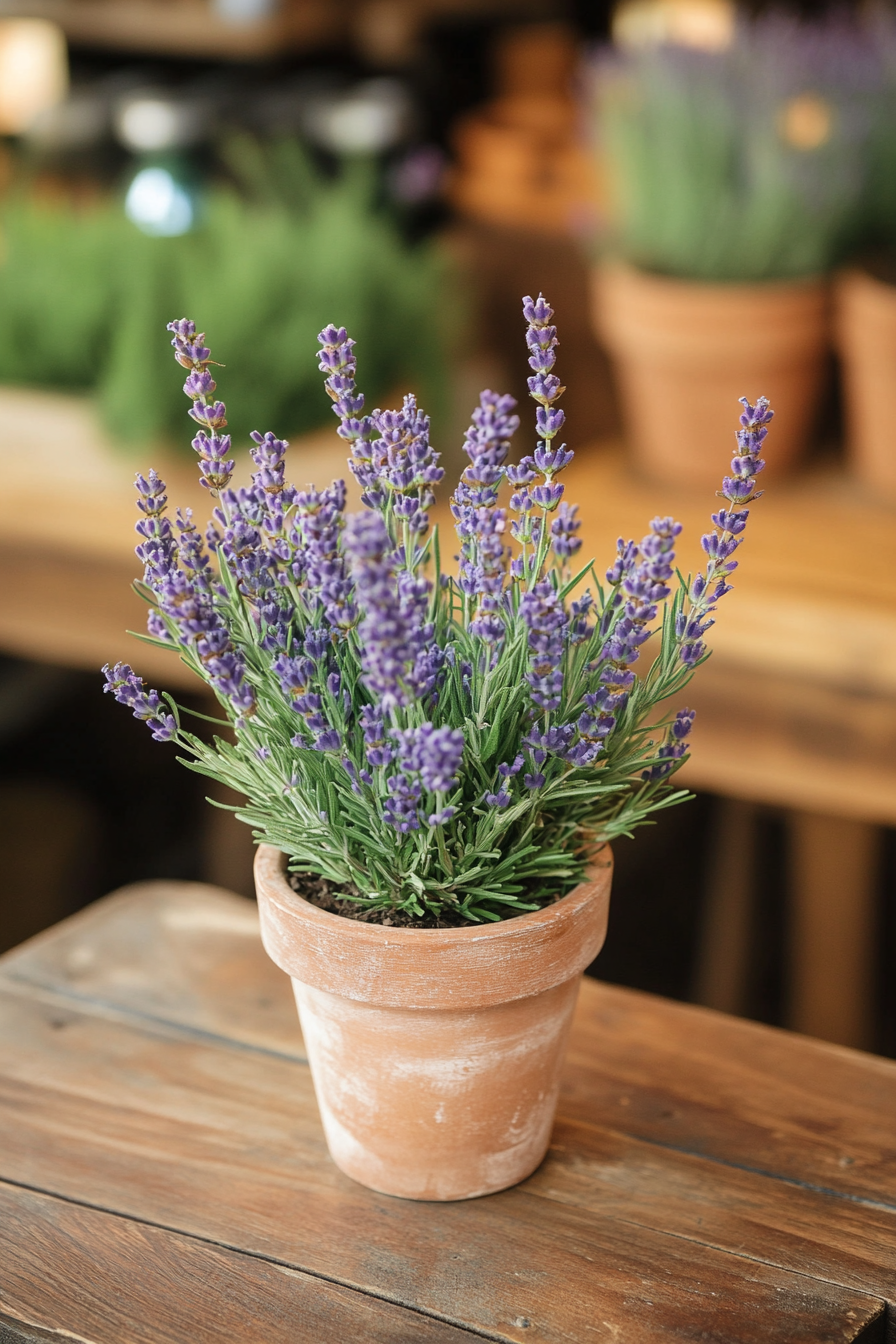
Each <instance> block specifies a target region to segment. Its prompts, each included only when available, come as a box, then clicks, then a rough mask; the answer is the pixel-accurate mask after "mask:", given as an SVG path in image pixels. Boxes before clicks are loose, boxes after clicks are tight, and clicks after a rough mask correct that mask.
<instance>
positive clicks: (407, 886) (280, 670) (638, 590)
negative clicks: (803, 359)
mask: <svg viewBox="0 0 896 1344" xmlns="http://www.w3.org/2000/svg"><path fill="white" fill-rule="evenodd" d="M523 311H524V315H525V318H526V321H527V323H528V328H527V335H526V339H527V343H528V349H529V363H530V365H531V368H532V370H533V372H532V376H531V377H530V379H529V389H530V392H531V395H532V397H533V398H534V400H535V402H536V404H537V410H536V427H537V432H538V436H539V442H538V446H537V448H536V449H535V451H534V452H533V453H532V454H527V455H524V456H523V457H522V459H521V461H520V462H519V463H518V464H517V465H511V464H510V463H509V461H508V457H509V452H510V441H511V437H512V435H513V434H514V432H515V430H516V429H517V427H518V423H519V422H518V417H517V416H516V415H515V414H514V413H513V411H514V405H515V403H514V402H513V400H512V399H511V398H510V397H502V396H498V395H496V394H495V393H493V392H484V393H483V394H482V397H481V399H480V405H479V408H478V409H477V410H476V412H475V413H474V416H473V423H472V425H471V427H470V429H469V431H468V432H467V436H466V450H467V454H468V456H469V459H470V463H469V466H467V468H466V469H465V471H464V472H463V475H462V478H461V481H460V483H459V484H458V486H457V488H456V490H455V492H454V495H453V498H452V501H451V509H452V512H453V515H454V520H455V523H456V527H457V532H458V536H459V538H460V554H459V556H458V557H457V559H458V561H459V571H458V573H457V575H456V576H455V575H452V574H450V573H445V572H443V571H442V569H441V564H440V552H439V540H438V534H437V532H436V531H435V530H432V531H430V528H429V517H428V511H429V509H430V507H431V506H432V504H433V502H434V496H433V491H434V487H435V486H436V485H437V484H438V482H439V481H440V480H441V478H442V476H443V471H442V469H441V467H440V466H439V465H438V455H437V454H436V453H434V452H433V450H432V448H431V447H430V443H429V420H428V417H427V416H425V415H424V414H423V413H422V412H421V411H420V410H419V408H418V407H417V404H416V401H415V399H414V398H413V397H412V396H409V397H406V398H405V401H404V405H403V407H402V408H401V410H394V411H391V410H387V411H374V412H373V413H372V414H371V415H367V414H364V398H363V396H362V395H361V394H360V393H359V392H358V391H357V388H356V385H355V372H356V365H355V356H354V351H353V345H354V342H353V341H351V340H350V339H349V338H348V336H347V334H346V332H345V330H344V329H342V328H336V327H332V326H331V327H327V328H325V330H324V331H322V332H321V334H320V342H321V351H320V367H321V369H322V371H323V372H324V373H325V374H326V388H327V391H328V393H329V395H330V397H331V398H332V400H333V403H334V410H335V412H336V415H337V416H338V419H339V431H338V432H339V434H340V435H341V436H342V438H343V439H344V440H345V442H346V443H347V444H348V446H349V449H350V454H351V455H350V457H349V466H350V468H351V470H352V472H353V473H354V475H355V476H356V478H357V479H358V481H359V482H360V484H361V486H362V488H363V495H362V500H363V504H364V510H363V512H361V513H359V514H356V515H353V516H349V517H348V518H346V517H345V515H344V505H345V487H344V483H343V482H341V481H338V482H335V483H334V484H333V485H331V486H330V487H328V488H327V489H324V490H317V489H314V488H309V489H306V490H297V489H295V487H293V486H292V485H290V484H288V482H287V480H286V450H287V445H286V443H284V442H283V441H281V440H279V439H277V438H275V437H274V435H273V434H270V433H269V434H260V433H254V434H253V435H252V440H253V443H252V447H251V448H250V452H251V455H252V458H253V461H254V463H255V467H256V471H255V474H254V477H253V481H252V485H251V486H250V487H249V488H247V489H242V490H233V489H231V488H230V484H229V483H230V478H231V473H232V471H233V465H234V464H233V460H232V458H231V444H230V437H229V435H227V434H225V433H224V432H223V431H224V427H225V425H226V419H225V408H224V405H223V404H222V403H221V402H220V401H218V400H217V399H216V396H215V393H216V385H215V381H214V378H213V376H212V365H213V361H212V359H211V354H210V352H209V349H208V348H207V347H206V345H205V343H204V342H205V337H204V335H202V334H197V332H196V329H195V327H194V325H193V323H192V322H188V321H180V322H174V323H172V324H171V326H170V330H171V331H172V332H173V334H174V339H173V345H174V349H175V354H176V357H177V359H178V361H179V362H180V363H181V364H182V365H183V366H184V367H185V368H186V369H187V370H188V376H187V381H186V383H185V385H184V390H185V391H186V393H187V395H188V396H189V397H190V399H191V402H192V407H191V410H190V414H191V415H192V417H193V419H194V420H195V421H196V422H197V423H198V425H199V430H198V433H197V434H196V437H195V439H194V440H193V446H194V448H195V449H196V451H197V453H198V455H199V459H200V468H201V477H202V481H203V483H204V484H205V485H206V486H207V488H208V489H209V491H210V493H211V494H212V496H213V497H214V498H215V501H216V503H215V508H214V516H213V519H212V522H211V524H210V526H209V529H208V532H207V533H206V541H204V540H203V537H202V534H201V533H200V531H199V530H198V528H197V526H196V524H195V523H194V521H193V519H192V517H191V516H190V514H189V512H187V513H186V514H182V513H180V512H179V513H178V514H177V515H176V518H175V520H174V523H173V525H172V523H171V521H170V520H169V518H168V517H167V516H166V505H167V500H166V497H165V486H164V484H163V482H162V481H161V480H159V478H158V477H157V476H156V475H155V473H154V472H150V473H149V474H148V476H147V477H145V478H144V477H143V476H138V478H137V489H138V496H139V498H138V506H139V509H140V512H141V518H140V521H139V523H138V525H137V527H138V532H139V533H140V534H141V542H140V545H139V546H138V550H137V553H138V556H139V557H140V559H141V560H142V562H143V565H144V576H143V579H142V581H141V582H140V583H139V584H138V585H137V587H138V589H139V591H140V592H141V593H142V595H143V596H144V597H145V598H146V599H147V601H148V602H149V603H150V612H149V621H148V628H149V634H148V636H147V638H149V639H150V640H151V641H153V642H156V643H158V644H160V645H162V646H164V647H166V648H170V649H171V650H172V652H176V653H178V654H179V655H180V657H181V659H182V660H183V661H184V662H186V663H187V665H188V666H190V667H191V668H192V669H193V670H194V671H195V672H196V673H197V674H198V675H199V676H200V677H202V678H203V679H204V680H205V681H206V682H207V683H208V684H209V685H210V686H211V688H212V690H213V691H214V693H215V695H216V696H217V698H218V701H219V702H220V705H221V707H222V710H223V711H224V718H223V719H222V720H221V727H222V728H223V729H225V730H226V735H222V736H220V737H217V738H215V740H214V742H213V743H211V744H209V743H207V742H205V741H203V740H202V739H201V738H200V737H198V736H197V735H195V734H194V733H192V732H190V731H189V730H188V729H187V728H186V727H185V726H184V724H183V722H182V718H181V714H182V711H181V710H179V708H178V706H177V705H176V703H175V702H174V701H173V700H172V699H171V697H170V696H168V695H160V694H159V693H158V692H156V691H154V690H147V689H146V688H145V687H144V684H143V682H142V680H141V679H140V678H139V677H137V676H135V674H134V673H133V672H132V671H131V669H130V667H128V666H127V665H125V664H122V663H117V664H116V665H115V667H112V668H110V667H108V666H107V667H106V668H105V669H104V670H105V674H106V680H107V685H106V689H107V690H109V691H111V692H112V693H113V694H114V696H115V698H116V699H117V700H119V701H121V702H122V703H123V704H125V705H128V706H129V707H130V708H131V709H132V710H133V712H134V714H135V715H136V716H137V717H138V718H141V719H145V720H146V722H147V724H148V726H149V727H150V729H151V730H152V733H153V735H154V736H155V737H156V738H159V739H161V740H163V741H164V740H170V741H174V742H176V743H177V745H178V746H179V747H180V748H181V750H182V751H183V752H184V754H185V758H186V760H185V763H186V764H187V765H189V766H190V767H191V768H192V769H194V770H197V771H199V772H200V773H202V774H205V775H208V776H210V777H212V778H214V779H217V780H220V781H222V782H223V783H225V784H227V785H229V786H230V787H232V788H234V789H237V790H239V791H240V792H241V793H243V794H244V795H245V797H246V799H247V802H246V804H245V806H244V807H242V808H241V809H239V811H238V816H240V817H241V818H242V820H244V821H245V822H247V823H248V824H249V825H251V826H252V827H253V829H254V832H255V837H256V839H257V840H258V841H259V842H260V848H259V851H258V857H257V861H256V878H257V887H258V898H259V906H260V911H261V923H262V936H263V939H264V943H265V946H266V948H267V950H268V952H269V953H270V955H271V956H272V958H273V959H274V960H275V961H276V962H277V964H278V965H279V966H281V967H282V968H283V969H284V970H285V971H287V972H288V973H289V975H290V976H291V977H292V979H293V984H294V987H295V991H296V997H297V1001H298V1006H299V1014H300V1017H301V1022H302V1028H303V1031H304V1034H305V1041H306V1045H307V1049H308V1054H309V1059H310V1062H311V1068H312V1073H313V1077H314V1082H315V1088H316V1090H317V1096H318V1101H319V1104H320V1108H321V1114H322V1117H323V1121H324V1126H325V1129H326V1134H327V1140H328V1143H329V1146H330V1151H331V1153H332V1155H333V1157H334V1159H335V1161H336V1162H337V1163H338V1165H339V1166H340V1167H341V1168H342V1169H343V1170H344V1171H346V1172H347V1173H348V1174H349V1175H351V1176H353V1177H355V1179H357V1180H359V1181H361V1182H363V1183H365V1184H367V1185H370V1186H372V1187H374V1188H375V1189H378V1190H382V1191H385V1192H387V1193H391V1194H398V1195H404V1196H409V1197H412V1198H418V1199H460V1198H466V1197H470V1196H473V1195H479V1194H485V1193H488V1192H489V1191H494V1190H499V1189H502V1188H504V1187H505V1186H508V1185H511V1184H513V1183H514V1182H516V1181H519V1180H521V1179H522V1178H523V1177H524V1176H526V1175H528V1174H529V1173H530V1172H531V1171H532V1170H533V1169H534V1168H535V1167H536V1166H537V1165H538V1163H539V1162H540V1161H541V1159H542V1157H543V1155H544V1152H545V1150H546V1147H547V1143H548V1139H549V1135H550V1130H551V1125H552V1121H553V1114H554V1109H555V1105H556V1098H557V1089H558V1077H559V1070H560V1065H561V1063H562V1057H563V1050H564V1044H565V1039H566V1034H567V1031H568V1028H569V1022H570V1018H571V1014H572V1010H573V1006H574V1003H575V998H576V993H577V989H578V984H579V980H580V977H581V972H582V970H583V969H584V967H585V966H586V965H587V964H588V963H589V962H590V961H591V960H592V959H593V958H594V956H595V955H596V954H597V952H598V951H599V949H600V947H601V945H602V942H603V939H604V934H605V931H606V921H607V905H608V900H609V890H610V878H611V868H612V858H611V853H610V849H609V842H610V841H612V839H613V838H614V837H615V836H618V835H624V834H625V835H627V834H630V833H631V831H632V830H633V829H634V828H635V827H637V826H638V825H640V824H641V823H642V822H644V821H645V820H646V819H647V818H648V817H649V816H650V815H651V814H652V813H653V812H655V811H656V810H657V809H659V808H663V807H668V806H670V805H671V804H674V803H677V802H680V801H681V800H682V799H683V798H685V797H686V796H687V795H686V793H685V792H684V791H682V790H678V789H675V788H674V786H673V785H672V784H671V782H670V781H671V777H672V776H673V774H674V772H675V771H676V770H677V769H678V768H679V766H680V765H681V763H682V762H683V760H684V759H685V758H686V753H687V739H688V734H689V732H690V729H691V724H692V722H693V718H694V715H693V713H692V712H691V711H690V710H688V709H679V710H678V712H677V713H675V714H673V715H667V716H666V717H663V714H662V711H661V710H659V709H658V707H659V706H661V705H662V704H663V703H664V702H665V701H666V700H667V699H668V698H669V697H670V696H672V695H675V694H677V693H678V692H679V691H681V690H682V688H683V687H684V686H685V684H686V683H687V682H688V680H689V679H690V677H691V675H692V673H693V671H694V669H695V668H696V667H697V666H698V665H699V664H700V663H701V662H702V661H703V660H704V659H705V658H706V657H708V650H707V648H706V645H705V642H704V636H705V634H706V631H707V629H708V628H709V626H710V625H712V623H713V616H712V614H711V613H712V612H714V610H715V608H716V604H717V603H718V601H719V600H720V599H721V598H722V597H723V596H724V595H725V594H726V593H727V592H728V591H729V589H730V583H729V577H730V575H731V573H732V571H733V570H734V568H735V567H736V565H737V560H736V559H735V556H734V552H735V551H736V550H737V548H738V547H739V545H740V544H741V541H742V540H743V532H744V528H745V526H746V523H747V517H748V514H749V508H748V507H747V506H748V505H749V503H750V502H751V501H752V500H753V499H755V498H757V492H756V490H755V484H756V475H757V473H758V472H759V471H760V470H761V469H762V467H763V466H764V463H763V461H762V459H761V457H760V455H759V454H760V451H761V447H762V443H763V440H764V439H765V436H766V433H767V425H768V422H769V420H770V419H771V415H772V412H771V411H770V410H769V407H768V403H767V402H766V401H765V399H764V398H760V400H759V401H758V402H757V403H756V405H755V406H751V405H749V404H748V403H747V402H746V401H744V403H743V407H744V409H743V414H742V416H741V429H740V430H739V431H738V434H737V440H738V448H737V455H736V456H735V458H734V460H733V462H732V466H731V473H730V475H728V476H726V477H725V478H724V482H723V486H722V494H723V495H724V502H723V504H722V506H721V507H720V508H719V509H718V511H717V512H716V513H715V514H714V515H713V522H714V525H715V526H714V530H712V531H711V532H709V533H708V534H707V535H706V536H705V537H704V538H703V548H704V551H705V552H706V557H707V561H706V566H705V572H704V573H701V574H698V575H696V577H693V578H687V579H685V578H683V577H682V576H681V575H679V576H678V578H677V580H674V581H673V575H674V574H675V568H674V551H675V545H676V538H677V536H678V534H679V532H680V531H681V527H680V524H678V523H676V522H674V521H673V519H672V518H655V519H654V520H653V522H652V523H651V524H650V529H649V531H648V534H647V536H646V537H645V538H644V539H643V541H641V542H639V543H637V544H636V543H635V542H633V541H628V542H626V541H620V542H619V545H618V549H617V553H616V556H615V559H614V560H613V563H612V565H611V567H610V569H609V570H608V571H607V573H606V580H605V581H599V580H598V579H597V577H596V575H595V572H594V567H593V564H592V563H590V562H589V563H587V564H584V565H578V564H577V563H574V562H575V560H576V556H577V553H578V551H579V549H580V547H581V540H580V538H579V537H578V536H577V535H576V534H577V531H578V528H579V522H578V520H577V518H576V510H575V508H570V507H569V506H568V504H567V503H566V502H565V501H564V500H563V499H562V496H563V485H562V484H561V483H560V482H559V481H558V480H557V476H558V475H559V473H560V472H561V471H562V470H563V468H564V467H565V466H566V465H567V464H568V463H569V461H570V460H571V458H572V456H573V455H572V453H571V452H569V451H568V450H567V448H566V447H565V446H564V445H559V446H558V444H557V443H556V442H555V440H556V436H557V435H558V433H559V431H560V430H561V428H562V426H563V419H564V416H563V411H562V410H561V409H560V408H559V407H558V406H557V404H556V403H557V400H558V398H559V396H560V394H561V392H562V391H563V389H562V387H561V386H560V380H559V378H558V377H557V376H556V374H555V373H554V371H553V369H554V362H555V346H556V344H557V338H556V330H555V328H554V327H553V326H552V324H551V318H552V310H551V309H550V307H549V306H548V304H547V303H546V302H545V300H544V299H543V298H542V297H541V296H539V297H538V299H537V300H536V301H534V302H533V300H532V299H529V298H527V299H526V300H525V301H524V305H523ZM504 482H506V483H508V485H509V486H510V497H509V500H508V503H507V505H506V506H505V505H504V504H503V503H502V502H501V501H500V499H499V488H500V487H501V486H502V483H504ZM508 529H509V534H510V537H511V538H512V539H513V543H514V544H513V546H512V547H510V546H508V544H507V541H508V537H507V530H508ZM206 547H207V548H206ZM589 580H590V586H586V585H587V584H588V581H589ZM673 588H674V593H673ZM651 636H655V639H654V644H655V646H656V656H655V658H654V660H653V661H652V663H651V665H650V666H649V667H648V668H647V669H646V670H645V671H644V672H643V674H642V675H640V676H638V675H637V673H636V664H638V662H639V658H640V654H641V650H642V648H643V647H644V646H645V645H646V644H647V643H648V641H649V640H650V638H651Z"/></svg>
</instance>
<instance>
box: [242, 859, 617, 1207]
mask: <svg viewBox="0 0 896 1344" xmlns="http://www.w3.org/2000/svg"><path fill="white" fill-rule="evenodd" d="M284 869H285V858H284V856H283V855H282V854H281V853H280V852H279V851H277V850H275V849H272V848H271V847H269V846H261V847H260V848H259V852H258V856H257V858H256V867H255V871H256V886H257V889H258V902H259V911H260V914H261V929H262V940H263V942H264V945H265V948H266V949H267V951H268V953H269V955H270V956H271V957H272V959H273V960H274V961H275V962H276V963H277V965H278V966H280V967H281V969H283V970H285V971H286V972H287V974H289V975H290V976H291V978H292V982H293V988H294V991H295V996H296V1003H297V1005H298V1009H299V1017H300V1019H301V1024H302V1030H303V1033H304V1036H305V1045H306V1049H307V1051H308V1060H309V1063H310V1066H311V1072H312V1077H313V1080H314V1087H315V1092H316V1095H317V1100H318V1105H319V1107H320V1112H321V1118H322V1120H323V1124H324V1131H325V1133H326V1137H327V1144H328V1146H329V1149H330V1154H331V1156H332V1157H333V1160H334V1161H335V1162H336V1164H337V1166H339V1167H340V1168H341V1169H342V1170H343V1171H344V1172H345V1173H346V1174H347V1175H348V1176H351V1177H353V1178H354V1179H355V1180H357V1181H360V1182H361V1183H362V1184H363V1185H367V1186H370V1187H371V1188H372V1189H374V1190H379V1191H382V1192H383V1193H385V1194H390V1195H401V1196H404V1197H405V1198H410V1199H432V1200H452V1199H470V1198H473V1197H475V1196H477V1195H485V1194H490V1193H492V1192H494V1191H496V1190H503V1189H505V1188H506V1187H507V1186H510V1185H515V1184H516V1183H517V1182H518V1181H521V1180H523V1179H524V1178H525V1177H526V1176H528V1175H530V1174H531V1172H533V1171H534V1170H535V1168H536V1167H537V1166H538V1164H539V1163H540V1162H541V1160H542V1158H543V1157H544V1155H545V1153H546V1151H547V1147H548V1143H549V1141H550V1134H551V1127H552V1125H553V1120H554V1112H555V1109H556V1105H557V1094H558V1090H559V1085H560V1070H561V1068H562V1064H563V1055H564V1051H565V1048H566V1040H567V1037H568V1034H569V1028H570V1024H571V1021H572V1014H573V1010H574V1008H575V1003H576V998H577V995H578V988H579V983H580V981H581V974H582V971H583V970H584V968H585V966H587V965H588V964H589V962H590V961H592V960H593V959H594V957H595V956H596V955H597V953H598V952H599V950H600V948H601V946H602V945H603V940H604V937H605V934H606V925H607V912H608V907H609V896H610V881H611V876H612V857H611V855H610V853H609V850H606V851H605V852H602V854H601V856H600V861H599V863H598V865H596V866H595V868H594V869H593V870H592V874H591V880H589V881H587V882H584V883H582V884H580V886H578V887H576V888H575V890H574V891H572V892H570V893H569V895H568V896H566V897H564V899H563V900H562V901H558V902H557V903H556V905H553V906H549V907H547V908H546V909H544V910H539V911H533V912H532V913H531V914H528V915H520V916H518V917H516V918H514V919H511V920H507V921H504V922H502V923H500V924H489V925H487V926H484V927H483V926H480V925H476V926H470V927H467V928H462V929H392V928H385V927H383V926H381V925H375V924H361V923H358V922H356V921H354V920H347V919H343V918H341V917H340V916H338V915H332V914H329V913H327V912H326V911H323V910H319V909H318V908H317V907H316V906H312V905H310V904H309V903H308V902H306V901H304V900H302V899H301V898H300V897H299V896H297V895H296V893H295V892H293V891H292V889H291V887H290V886H289V884H288V882H287V881H286V878H285V872H284Z"/></svg>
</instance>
